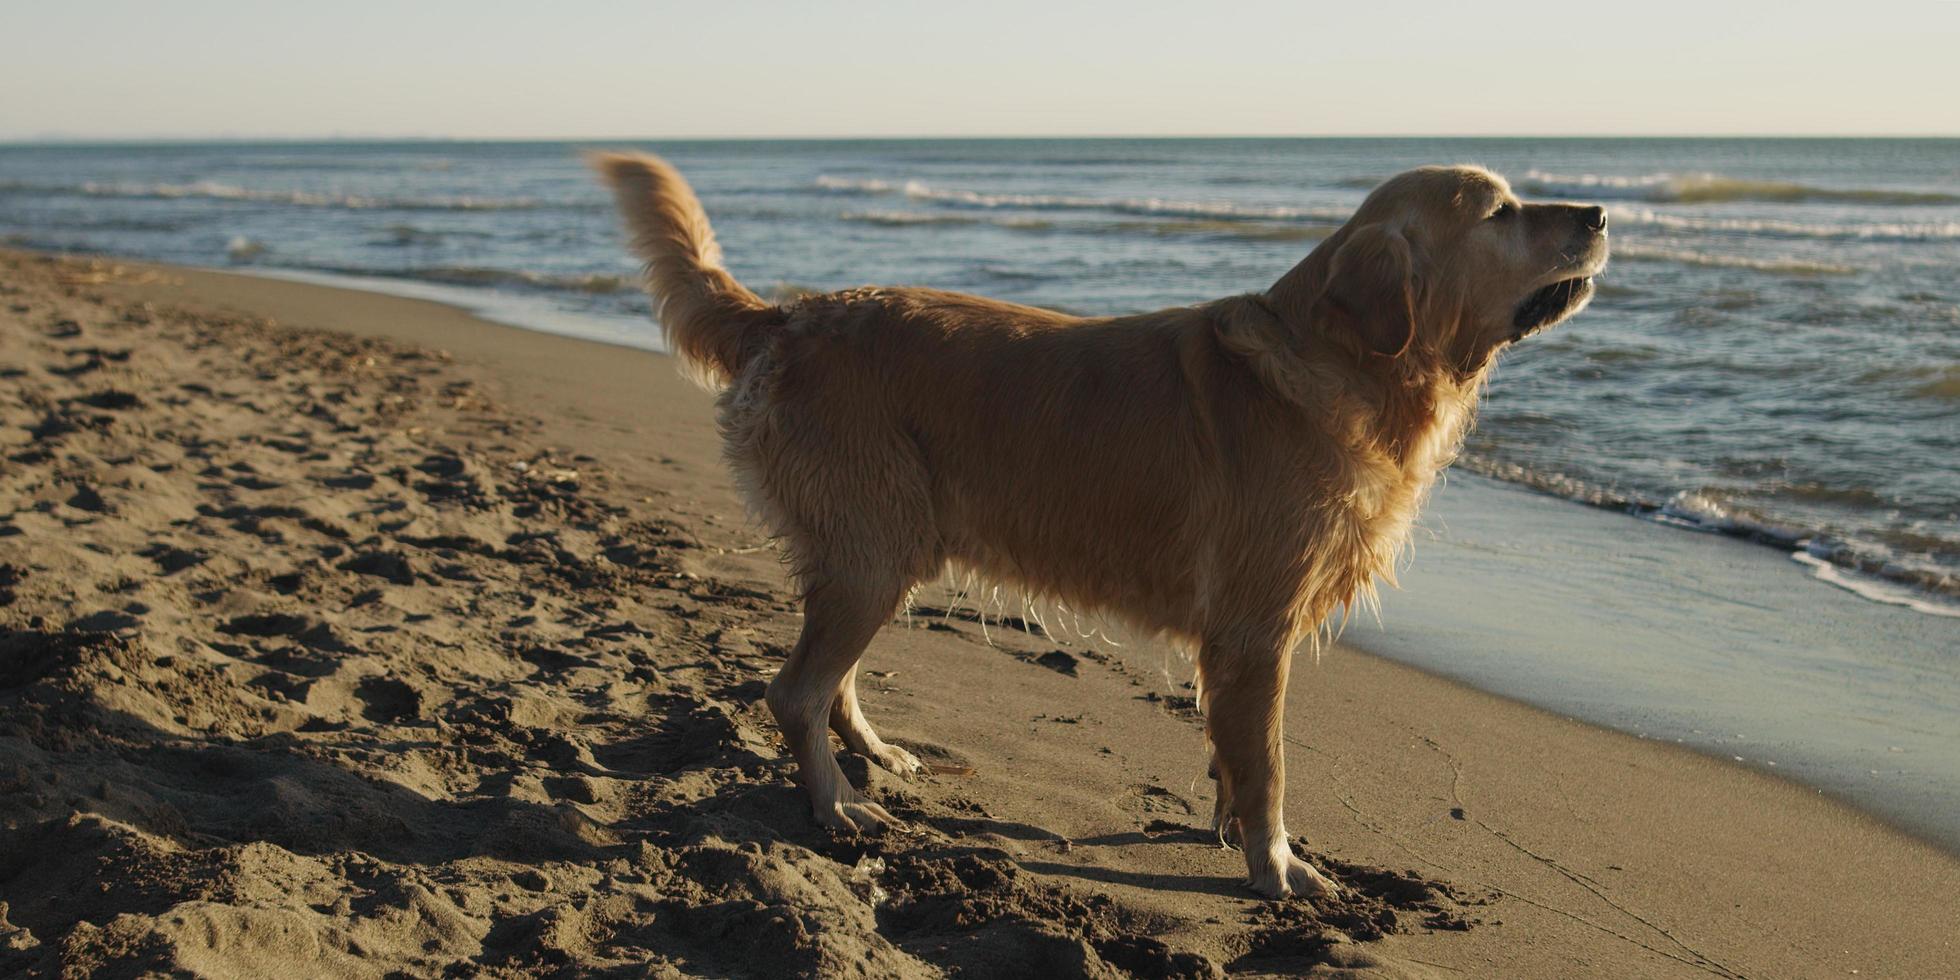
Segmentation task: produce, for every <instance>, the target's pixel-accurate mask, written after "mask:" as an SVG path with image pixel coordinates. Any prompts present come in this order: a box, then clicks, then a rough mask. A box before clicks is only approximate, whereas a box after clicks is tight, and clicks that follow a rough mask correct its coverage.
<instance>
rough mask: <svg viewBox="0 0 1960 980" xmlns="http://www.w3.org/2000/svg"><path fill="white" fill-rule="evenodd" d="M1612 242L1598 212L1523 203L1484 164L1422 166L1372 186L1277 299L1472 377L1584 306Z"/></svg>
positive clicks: (1385, 352) (1357, 340) (1363, 345)
mask: <svg viewBox="0 0 1960 980" xmlns="http://www.w3.org/2000/svg"><path fill="white" fill-rule="evenodd" d="M1606 240H1607V236H1606V212H1605V211H1604V210H1603V209H1601V208H1598V207H1592V206H1586V205H1576V204H1527V203H1524V202H1522V201H1520V200H1518V198H1517V196H1516V195H1514V194H1512V193H1511V188H1510V185H1509V184H1507V183H1505V181H1504V179H1503V178H1502V177H1499V176H1497V175H1496V174H1493V173H1491V172H1489V171H1487V170H1484V169H1482V168H1480V167H1422V168H1420V169H1416V170H1410V171H1408V172H1406V173H1402V174H1399V175H1397V176H1395V177H1393V178H1391V179H1389V181H1388V182H1387V183H1384V184H1382V185H1381V186H1380V187H1378V188H1376V189H1375V191H1374V192H1373V193H1371V194H1369V195H1368V199H1367V200H1366V201H1364V202H1362V204H1361V207H1360V208H1359V209H1358V210H1356V211H1355V213H1354V217H1353V218H1351V219H1349V221H1348V223H1347V224H1346V225H1344V226H1342V227H1341V229H1340V230H1339V231H1337V232H1335V233H1334V234H1333V235H1332V236H1330V237H1329V238H1328V239H1327V240H1326V241H1324V242H1322V243H1321V245H1320V247H1319V248H1316V249H1314V252H1313V254H1312V255H1310V256H1308V257H1307V259H1306V260H1305V261H1304V262H1302V263H1300V265H1299V266H1298V267H1297V268H1295V269H1294V271H1292V272H1289V273H1288V274H1287V276H1286V277H1285V278H1283V279H1281V280H1280V281H1279V283H1278V284H1276V285H1275V286H1274V287H1273V290H1272V292H1271V293H1270V294H1269V296H1270V298H1271V299H1272V300H1273V301H1274V304H1275V306H1276V307H1278V308H1280V309H1281V310H1282V311H1283V313H1284V314H1285V315H1286V316H1287V317H1288V319H1290V320H1294V321H1296V322H1298V321H1302V320H1304V321H1306V322H1309V323H1312V324H1316V325H1319V326H1320V327H1321V329H1323V330H1327V331H1329V332H1333V333H1336V334H1339V335H1344V336H1346V337H1348V338H1350V339H1351V340H1352V341H1353V343H1354V344H1355V345H1356V346H1357V348H1358V349H1359V350H1362V351H1365V352H1368V353H1369V354H1371V355H1378V356H1381V357H1388V358H1401V357H1409V356H1417V357H1429V358H1433V359H1437V360H1439V361H1440V362H1441V363H1442V364H1444V365H1447V366H1449V367H1452V368H1454V369H1457V370H1459V371H1465V372H1474V371H1477V370H1481V369H1482V368H1483V367H1484V366H1485V365H1487V364H1489V363H1490V359H1491V357H1492V356H1493V355H1494V354H1496V352H1497V351H1499V350H1500V349H1502V348H1503V347H1504V346H1505V345H1507V344H1510V343H1512V342H1514V341H1517V340H1520V339H1523V338H1524V337H1525V336H1527V335H1529V334H1531V333H1535V332H1537V331H1539V330H1543V329H1545V328H1546V327H1549V326H1552V325H1553V324H1555V323H1558V322H1559V321H1561V320H1564V319H1565V318H1567V317H1569V316H1571V315H1573V314H1574V313H1577V312H1579V310H1581V309H1583V308H1584V307H1585V305H1586V303H1587V302H1588V301H1589V300H1591V299H1592V295H1593V285H1592V277H1593V276H1594V275H1597V274H1598V273H1599V272H1600V270H1602V269H1604V268H1605V266H1606Z"/></svg>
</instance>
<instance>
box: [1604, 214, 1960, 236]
mask: <svg viewBox="0 0 1960 980" xmlns="http://www.w3.org/2000/svg"><path fill="white" fill-rule="evenodd" d="M1612 213H1613V220H1614V221H1615V222H1620V223H1626V222H1631V223H1633V224H1636V225H1650V226H1653V227H1656V228H1663V229H1666V230H1669V231H1687V232H1727V233H1731V234H1741V235H1760V236H1765V237H1773V238H1824V239H1857V240H1863V241H1899V242H1923V241H1941V240H1945V239H1956V238H1960V221H1928V222H1899V221H1881V222H1876V223H1873V224H1855V225H1844V224H1821V223H1815V222H1804V221H1782V220H1777V219H1774V218H1702V217H1689V216H1687V215H1679V214H1667V213H1665V212H1661V211H1654V210H1651V209H1649V208H1632V207H1616V208H1614V209H1613V212H1612Z"/></svg>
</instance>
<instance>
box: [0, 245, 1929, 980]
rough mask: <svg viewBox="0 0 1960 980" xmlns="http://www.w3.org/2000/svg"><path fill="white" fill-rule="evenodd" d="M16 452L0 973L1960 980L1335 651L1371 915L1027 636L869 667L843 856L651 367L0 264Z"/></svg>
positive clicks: (747, 554) (1671, 769)
mask: <svg viewBox="0 0 1960 980" xmlns="http://www.w3.org/2000/svg"><path fill="white" fill-rule="evenodd" d="M0 454H4V457H0V458H4V460H5V462H4V468H3V469H0V833H3V834H4V843H5V846H4V847H0V903H5V904H4V909H0V972H9V971H13V972H28V973H30V974H36V975H59V974H61V973H64V972H65V973H71V974H86V973H88V972H90V971H100V972H103V973H108V974H112V975H131V974H136V973H140V972H142V971H146V970H149V971H168V970H182V971H187V972H190V973H193V974H200V975H212V976H220V975H249V974H268V975H270V974H285V975H294V974H302V973H314V974H326V973H329V972H333V973H338V974H342V975H350V976H362V975H375V976H379V975H383V974H386V973H389V972H391V971H400V972H402V973H405V974H407V975H433V974H438V973H443V972H458V973H470V972H477V973H483V974H488V975H493V976H535V975H547V974H549V975H566V974H587V973H594V972H613V973H617V974H619V975H644V974H648V973H651V974H654V975H701V974H706V975H755V976H778V975H796V974H804V975H835V974H839V973H852V972H855V973H861V974H863V975H871V976H932V975H939V974H943V973H949V972H958V971H964V972H965V975H969V976H993V975H1015V974H1028V973H1038V974H1048V975H1094V976H1123V975H1139V976H1206V975H1216V974H1218V973H1219V972H1221V971H1227V972H1233V973H1245V974H1251V975H1258V974H1298V973H1301V972H1305V971H1307V970H1310V969H1314V970H1321V971H1326V972H1328V973H1329V974H1330V975H1340V974H1341V972H1342V971H1347V975H1377V976H1455V975H1471V976H1548V977H1550V976H1697V975H1707V974H1714V975H1717V976H1846V975H1850V972H1851V971H1853V970H1856V971H1859V975H1861V976H1936V975H1942V974H1947V973H1951V972H1954V970H1955V969H1956V967H1957V966H1960V949H1956V947H1955V939H1954V937H1955V936H1956V935H1960V902H1956V901H1955V898H1954V896H1955V895H1956V894H1957V893H1960V892H1957V891H1956V889H1957V888H1960V861H1956V860H1955V859H1954V858H1953V857H1952V856H1950V855H1949V854H1947V853H1946V852H1943V851H1940V850H1938V849H1936V848H1934V847H1932V846H1930V845H1928V844H1925V843H1922V842H1920V841H1918V840H1915V839H1913V838H1911V837H1908V836H1905V835H1903V834H1901V833H1899V832H1897V831H1894V830H1892V829H1890V828H1888V827H1886V826H1884V825H1882V824H1880V823H1879V822H1878V821H1876V820H1874V819H1872V818H1869V817H1867V816H1865V815H1863V814H1861V813H1859V812H1857V811H1855V810H1853V809H1851V808H1849V807H1847V806H1844V805H1842V804H1840V803H1837V802H1834V801H1832V800H1830V799H1828V798H1825V797H1823V796H1820V795H1819V794H1818V793H1817V792H1815V791H1814V790H1812V789H1809V788H1806V787H1803V786H1800V785H1797V784H1795V783H1792V782H1788V781H1785V780H1782V779H1778V778H1775V777H1773V776H1770V775H1765V774H1763V773H1759V772H1754V771H1751V770H1749V769H1747V768H1744V767H1742V766H1737V765H1733V764H1729V763H1727V762H1723V761H1718V760H1716V759H1713V758H1710V757H1708V756H1705V755H1700V754H1696V753H1694V752H1690V751H1687V750H1685V749H1683V748H1679V747H1675V746H1671V745H1661V744H1657V743H1655V742H1653V741H1645V740H1641V739H1637V738H1633V737H1630V736H1627V735H1622V734H1618V733H1614V732H1609V731H1606V730H1604V729H1600V728H1595V727H1591V726H1587V725H1583V724H1579V723H1577V722H1574V721H1571V720H1569V719H1566V718H1562V717H1560V716H1558V715H1555V714H1551V713H1547V712H1544V711H1541V710H1537V709H1534V708H1531V707H1527V706H1525V705H1522V704H1520V703H1517V702H1514V701H1511V700H1507V699H1504V698H1500V697H1496V696H1493V695H1488V694H1483V693H1479V692H1477V691H1474V690H1471V689H1469V688H1466V687H1463V686H1460V685H1458V684H1455V683H1452V682H1449V681H1445V680H1442V679H1440V678H1437V677H1435V676H1433V675H1430V674H1427V673H1424V672H1422V671H1419V670H1416V669H1412V668H1410V667H1407V666H1402V665H1399V664H1396V663H1393V662H1390V661H1387V660H1383V659H1379V658H1376V657H1373V656H1369V655H1366V654H1363V653H1360V652H1358V651H1355V650H1353V649H1350V648H1347V647H1337V648H1334V649H1332V650H1330V651H1329V652H1328V653H1327V654H1326V655H1325V656H1324V657H1323V658H1322V660H1321V661H1320V662H1319V663H1318V664H1317V665H1313V664H1311V663H1310V662H1302V663H1301V664H1299V666H1298V668H1297V669H1296V671H1295V675H1294V676H1295V684H1294V689H1293V692H1292V694H1291V696H1290V702H1291V703H1290V705H1289V725H1288V727H1289V733H1290V734H1289V747H1288V748H1289V763H1290V765H1289V769H1288V778H1289V811H1290V812H1289V819H1290V823H1291V826H1292V827H1293V829H1294V830H1295V831H1296V832H1297V833H1300V834H1302V835H1303V836H1304V837H1305V839H1306V840H1305V846H1306V847H1307V848H1308V849H1309V850H1311V851H1314V852H1316V853H1318V854H1320V855H1322V856H1323V859H1324V860H1325V861H1326V866H1329V867H1331V868H1332V869H1333V871H1334V873H1335V874H1336V876H1337V877H1339V878H1341V879H1342V880H1343V881H1345V882H1346V883H1347V884H1349V885H1350V886H1351V888H1352V890H1353V893H1354V895H1353V897H1352V898H1351V899H1350V900H1348V901H1345V902H1340V903H1326V904H1323V905H1321V906H1318V907H1316V906H1314V905H1312V904H1310V903H1306V902H1291V903H1270V902H1264V901H1260V900H1257V899H1256V898H1255V897H1253V896H1252V895H1251V894H1250V893H1249V892H1246V891H1245V890H1244V889H1243V888H1242V887H1241V886H1240V884H1239V876H1240V874H1241V872H1242V868H1243V865H1242V862H1241V861H1240V859H1239V857H1238V855H1237V854H1235V853H1232V852H1229V851H1224V850H1221V849H1220V848H1219V847H1218V846H1217V845H1216V843H1214V842H1212V841H1210V840H1208V839H1207V836H1206V834H1205V833H1203V832H1202V830H1201V829H1200V828H1202V827H1203V826H1204V824H1205V823H1206V822H1207V818H1208V814H1209V805H1210V804H1209V793H1210V787H1209V783H1208V782H1207V781H1206V780H1205V778H1204V756H1203V752H1202V749H1201V744H1200V740H1199V734H1198V728H1197V723H1196V719H1195V718H1194V717H1193V716H1192V712H1191V710H1190V704H1189V694H1190V692H1189V690H1188V689H1187V688H1186V687H1184V682H1185V681H1188V680H1189V677H1190V669H1189V667H1188V665H1186V664H1184V663H1183V662H1182V661H1181V660H1179V659H1178V658H1177V657H1176V656H1175V655H1174V654H1172V653H1170V652H1168V651H1164V650H1159V649H1155V648H1151V647H1141V646H1125V647H1120V648H1119V647H1113V646H1110V645H1109V644H1107V643H1105V642H1103V641H1102V640H1100V639H1092V640H1087V641H1085V640H1083V639H1080V638H1077V637H1073V636H1063V637H1061V638H1048V637H1044V636H1041V635H1038V633H1034V632H1029V631H1025V630H1022V629H1017V628H1016V623H1015V622H1014V618H1015V616H1016V615H1018V612H1019V610H1018V605H1017V604H1015V603H1011V602H1010V603H1008V604H1007V608H1005V609H1003V610H1002V611H1003V612H1005V613H1006V614H1007V615H1006V616H1005V617H995V616H993V615H991V614H992V612H993V610H992V609H991V608H990V609H989V610H988V612H989V613H990V616H989V619H988V622H986V623H985V624H982V623H981V622H979V621H978V619H979V618H980V617H977V616H974V615H972V614H971V613H970V612H964V611H959V610H955V611H951V612H947V611H944V609H943V607H944V606H945V605H947V602H946V600H947V598H948V597H946V596H943V595H928V596H926V597H924V599H923V600H922V605H921V608H920V609H918V610H916V611H915V612H914V614H913V616H912V617H911V618H910V619H909V620H901V621H899V622H896V623H894V624H893V625H892V626H890V627H888V628H887V629H886V630H885V631H883V632H882V633H881V634H880V636H879V637H878V639H877V640H876V641H875V642H874V644H873V647H872V651H871V653H870V655H869V656H868V657H867V658H866V660H865V662H864V664H863V670H864V671H865V674H864V675H863V676H862V677H861V678H860V687H861V691H862V695H863V697H864V700H865V703H866V710H867V712H868V713H869V714H870V716H871V718H872V720H873V722H874V723H875V724H877V725H878V726H879V728H880V731H881V732H882V733H883V734H885V736H886V737H887V738H888V739H891V740H892V741H895V742H897V743H899V744H902V745H905V746H906V747H908V748H910V749H911V750H912V751H914V752H915V753H917V754H919V755H920V756H921V757H922V758H925V759H927V760H928V761H930V762H934V763H937V764H939V766H940V767H941V768H942V769H943V770H944V771H943V772H941V773H939V774H935V775H931V776H926V777H921V778H919V779H916V780H912V781H900V780H897V779H893V778H888V777H884V776H882V775H880V774H878V773H875V772H868V771H866V770H865V768H864V767H863V766H862V765H847V770H849V771H851V772H852V773H853V775H854V778H860V779H866V780H868V781H869V784H870V791H871V792H872V793H873V794H874V796H876V797H878V798H879V799H881V801H883V802H884V803H885V804H886V806H887V807H888V808H889V809H891V810H893V812H895V813H898V814H899V815H901V816H903V817H905V818H906V819H907V820H908V821H909V822H910V823H911V825H912V828H913V830H912V832H910V833H907V834H899V835H889V836H886V837H882V838H861V839H848V838H833V837H830V836H829V835H826V834H824V833H822V832H820V831H818V830H817V829H816V828H815V827H814V825H813V824H812V823H811V822H810V821H809V819H808V817H807V815H806V814H805V812H804V809H803V803H802V801H801V798H800V796H799V794H798V793H797V791H796V790H795V788H794V787H792V786H791V785H790V784H789V782H788V780H787V771H788V766H787V761H786V759H785V757H784V753H783V750H782V747H781V743H780V741H779V739H777V737H776V735H775V733H774V731H773V727H772V726H771V724H770V723H769V720H768V716H767V711H766V710H765V709H763V708H762V707H761V705H760V704H759V703H758V700H759V698H760V696H761V693H762V689H763V686H764V684H766V682H767V679H768V677H769V676H770V672H771V671H772V670H773V669H774V667H775V664H776V663H777V660H778V658H779V657H780V654H781V652H782V650H784V649H785V648H787V646H788V645H789V644H790V643H792V642H793V640H794V637H795V634H796V630H797V625H798V620H797V615H796V611H795V606H794V604H793V603H792V601H791V597H790V596H789V595H788V593H787V592H786V591H785V589H784V584H783V581H782V578H781V575H780V570H779V569H778V568H777V566H776V564H775V562H774V560H773V559H772V557H771V556H770V554H769V552H768V550H767V547H766V543H765V542H763V541H762V540H761V539H760V536H759V535H758V533H757V532H756V530H755V529H754V528H753V527H751V526H750V525H748V524H747V523H746V522H745V521H744V519H743V518H742V511H741V508H740V506H739V504H738V502H737V501H736V500H735V499H734V497H733V496H732V494H731V491H730V488H729V485H728V481H727V480H726V478H725V476H724V474H723V472H722V470H721V467H720V465H719V462H718V456H717V449H716V443H715V437H714V431H713V424H712V417H711V413H710V411H709V406H708V398H707V396H706V395H704V394H702V393H701V392H699V391H697V390H695V389H693V388H691V387H689V386H687V385H686V384H685V383H684V382H683V381H681V380H680V379H679V377H678V376H677V374H676V372H675V371H674V370H673V365H672V363H671V362H670V361H669V360H667V359H666V358H664V357H662V356H660V355H657V354H652V353H647V352H643V351H635V350H628V349H624V348H618V347H610V346H606V345H602V344H595V343H590V342H583V341H577V340H571V339H566V338H560V337H552V336H547V335H543V334H537V333H530V332H526V331H523V330H519V329H515V328H509V327H502V326H498V325H494V324H489V323H486V322H483V321H481V320H478V319H476V318H473V317H470V316H468V315H466V314H463V313H461V312H458V311H456V310H453V309H450V308H448V307H443V306H440V305H436V304H432V303H425V302H418V301H414V300H405V299H400V298H394V297H387V296H380V295H375V294H368V293H359V292H352V291H346V290H336V289H330V288H325V287H321V286H315V285H306V284H295V283H287V282H276V281H269V280H262V279H251V278H244V277H237V276H230V275H225V274H221V273H208V272H198V271H192V270H181V269H167V268H165V269H159V268H155V267H149V266H142V265H136V264H128V263H122V264H117V263H88V262H84V261H73V260H48V259H44V258H41V257H38V256H32V255H24V254H19V253H0ZM1421 560H1422V552H1421V550H1420V549H1419V550H1418V554H1417V561H1418V562H1420V561H1421ZM1491 574H1503V573H1502V572H1493V573H1491ZM1390 608H1391V610H1392V609H1393V606H1392V605H1391V607H1390ZM1467 613H1468V610H1466V614H1467ZM1391 614H1392V613H1391ZM1436 642H1438V643H1439V644H1448V643H1453V642H1455V640H1454V639H1453V638H1452V637H1450V636H1449V635H1447V634H1438V637H1437V640H1436Z"/></svg>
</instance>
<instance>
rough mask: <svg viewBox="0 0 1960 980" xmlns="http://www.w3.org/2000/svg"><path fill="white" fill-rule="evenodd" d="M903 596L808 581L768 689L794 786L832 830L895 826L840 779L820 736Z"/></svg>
mask: <svg viewBox="0 0 1960 980" xmlns="http://www.w3.org/2000/svg"><path fill="white" fill-rule="evenodd" d="M904 591H905V590H904V588H903V587H901V586H899V585H896V584H894V583H889V582H877V583H868V582H861V581H852V580H849V579H841V578H828V577H826V578H816V577H813V580H812V581H811V582H810V584H809V587H808V588H807V590H806V592H805V595H804V599H803V635H802V637H801V638H799V639H798V640H797V641H796V649H794V650H792V651H790V655H789V661H788V662H787V663H785V664H784V665H783V669H782V670H781V671H780V672H779V673H777V674H776V679H775V680H773V681H771V682H770V683H769V692H768V702H769V710H770V711H771V712H773V713H774V714H775V716H776V724H777V725H779V726H780V727H781V728H782V731H783V738H784V739H785V740H786V741H788V742H789V747H790V751H791V752H792V753H793V754H794V755H795V756H796V768H797V773H798V778H799V779H800V780H801V781H802V783H803V788H804V790H805V791H806V792H808V793H809V794H810V805H811V808H812V810H813V812H814V813H815V815H816V818H817V822H818V823H820V824H823V825H824V826H825V827H829V828H830V829H832V830H841V831H857V830H871V829H874V828H876V827H878V826H880V825H887V824H894V823H897V820H896V819H895V818H894V817H893V816H892V815H891V814H889V813H886V812H885V809H884V808H883V807H881V806H879V805H878V804H876V803H873V802H871V801H870V800H867V799H865V798H864V797H863V796H861V795H860V794H859V793H858V791H857V790H856V789H855V788H854V787H852V786H851V784H850V782H849V781H848V780H846V779H845V778H844V770H843V769H841V768H839V767H838V765H837V758H836V756H834V755H833V754H831V749H830V735H829V733H828V732H827V731H826V730H825V729H826V727H827V723H828V722H829V720H830V717H831V714H832V711H833V706H834V705H835V704H836V702H837V700H838V693H839V691H840V689H841V688H842V686H843V683H844V681H845V679H846V678H848V677H850V675H851V673H852V671H853V670H854V669H855V668H856V666H857V662H858V657H860V656H862V655H863V653H864V648H865V646H866V645H867V644H869V643H870V642H871V637H872V635H873V634H875V633H877V632H878V627H880V626H883V625H884V624H885V621H886V620H887V619H890V618H891V615H892V611H893V610H894V609H896V608H897V607H898V602H899V599H900V598H901V597H902V596H903V595H904ZM867 731H868V729H867ZM874 737H875V736H874Z"/></svg>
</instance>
